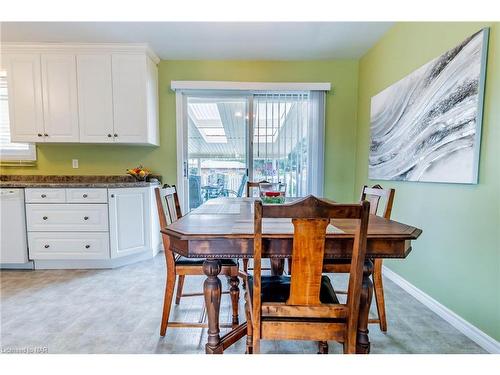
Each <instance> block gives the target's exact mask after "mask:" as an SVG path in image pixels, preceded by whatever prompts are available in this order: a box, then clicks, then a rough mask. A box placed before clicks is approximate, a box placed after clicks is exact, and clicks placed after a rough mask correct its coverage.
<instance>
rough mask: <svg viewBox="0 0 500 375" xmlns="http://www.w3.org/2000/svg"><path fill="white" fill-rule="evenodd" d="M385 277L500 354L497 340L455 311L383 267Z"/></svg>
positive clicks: (482, 345)
mask: <svg viewBox="0 0 500 375" xmlns="http://www.w3.org/2000/svg"><path fill="white" fill-rule="evenodd" d="M382 273H383V274H384V276H386V277H387V278H388V279H389V280H391V281H392V282H394V283H395V284H396V285H398V286H399V287H400V288H402V289H403V290H404V291H406V292H407V293H408V294H410V295H411V296H413V297H415V298H416V299H417V300H418V301H420V302H421V303H423V304H424V305H425V306H427V307H428V308H429V309H431V310H432V311H434V312H435V313H436V314H438V315H439V316H440V317H441V318H443V319H444V320H446V321H447V322H448V323H450V324H451V325H452V326H453V327H455V328H456V329H458V330H459V331H460V332H462V333H463V334H464V335H465V336H467V337H468V338H470V339H471V340H472V341H474V342H475V343H476V344H478V345H479V346H480V347H482V348H483V349H484V350H486V351H487V352H489V353H494V354H500V342H498V341H497V340H495V339H494V338H493V337H491V336H488V335H487V334H486V333H484V332H483V331H481V330H480V329H479V328H477V327H476V326H474V325H472V324H471V323H469V322H468V321H466V320H465V319H464V318H462V317H460V316H458V315H457V314H455V313H454V312H453V311H451V310H450V309H449V308H447V307H446V306H444V305H442V304H441V303H439V302H438V301H436V300H435V299H434V298H432V297H431V296H429V295H428V294H426V293H424V292H423V291H421V290H420V289H418V288H417V287H416V286H415V285H413V284H411V283H409V282H408V281H406V280H405V279H404V278H402V277H401V276H399V275H398V274H397V273H395V272H394V271H391V270H390V269H389V268H387V267H386V266H383V272H382Z"/></svg>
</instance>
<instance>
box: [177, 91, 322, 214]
mask: <svg viewBox="0 0 500 375" xmlns="http://www.w3.org/2000/svg"><path fill="white" fill-rule="evenodd" d="M178 95H180V97H178V104H177V115H178V116H180V119H181V121H180V122H179V121H178V123H180V124H181V127H180V129H178V132H180V135H178V147H180V150H179V151H180V152H179V153H178V154H179V155H181V160H179V162H178V168H179V167H180V168H179V171H178V173H179V176H178V184H179V185H180V189H179V191H180V193H181V200H182V203H183V209H184V210H191V209H194V208H196V207H198V206H200V205H201V204H202V203H204V202H206V201H207V200H210V199H214V198H218V197H244V196H246V188H245V187H246V182H247V181H262V180H266V181H269V182H282V183H285V184H286V187H287V188H286V190H287V192H286V194H287V195H288V196H294V197H296V196H305V195H307V194H311V193H313V194H316V195H321V194H322V185H323V184H322V175H323V162H322V160H323V142H324V140H323V132H322V131H323V130H322V121H321V119H322V116H323V115H322V114H321V116H318V111H322V110H324V108H323V106H322V105H320V106H318V102H321V100H322V98H323V99H324V97H323V96H321V97H318V98H317V100H315V99H314V96H315V94H314V93H313V92H243V93H238V94H234V93H227V92H217V91H213V90H211V91H197V92H182V93H178ZM319 156H320V157H319Z"/></svg>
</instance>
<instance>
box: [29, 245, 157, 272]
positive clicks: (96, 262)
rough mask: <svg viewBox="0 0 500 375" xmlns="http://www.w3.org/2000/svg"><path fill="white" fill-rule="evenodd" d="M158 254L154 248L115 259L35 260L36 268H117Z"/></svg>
mask: <svg viewBox="0 0 500 375" xmlns="http://www.w3.org/2000/svg"><path fill="white" fill-rule="evenodd" d="M155 255H156V254H155V253H153V250H152V249H151V250H148V251H144V252H142V253H139V254H133V255H128V256H124V257H122V258H114V259H80V260H70V259H68V260H35V261H34V262H35V269H36V270H54V269H58V270H71V269H101V268H117V267H122V266H126V265H128V264H132V263H137V262H142V261H143V260H147V259H151V258H153V257H154V256H155Z"/></svg>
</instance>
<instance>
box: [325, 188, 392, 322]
mask: <svg viewBox="0 0 500 375" xmlns="http://www.w3.org/2000/svg"><path fill="white" fill-rule="evenodd" d="M395 193H396V191H395V190H394V189H383V188H382V186H380V185H374V186H373V187H371V188H370V187H368V186H366V185H365V186H363V189H362V190H361V197H360V200H361V201H364V200H368V201H369V202H370V213H371V214H373V215H376V214H377V211H378V208H379V206H380V200H381V199H382V198H383V199H384V202H385V204H384V209H383V214H382V216H383V217H384V218H385V219H388V220H389V219H390V218H391V212H392V205H393V203H394V194H395ZM382 261H383V260H382V259H374V260H373V276H372V277H373V290H374V292H375V293H374V294H375V303H376V305H377V316H378V318H377V319H370V320H369V321H368V323H372V324H373V323H375V324H378V325H379V326H380V330H381V331H382V332H387V317H386V313H385V300H384V285H383V283H382ZM349 264H350V261H339V260H335V261H332V260H327V261H325V265H324V266H323V271H324V272H333V273H348V272H349ZM337 293H338V294H341V293H345V292H339V291H337Z"/></svg>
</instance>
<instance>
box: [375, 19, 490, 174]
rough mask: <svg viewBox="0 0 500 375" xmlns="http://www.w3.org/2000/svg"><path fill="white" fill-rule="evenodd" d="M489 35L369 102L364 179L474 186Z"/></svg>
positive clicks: (480, 36)
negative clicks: (368, 148)
mask: <svg viewBox="0 0 500 375" xmlns="http://www.w3.org/2000/svg"><path fill="white" fill-rule="evenodd" d="M487 46H488V29H483V30H481V31H479V32H477V33H476V34H474V35H472V36H470V37H469V38H467V39H466V40H464V41H463V42H462V43H461V44H460V45H458V46H457V47H455V48H453V49H451V50H449V51H448V52H446V53H444V54H443V55H441V56H439V57H437V58H436V59H434V60H432V61H430V62H428V63H427V64H425V65H424V66H422V67H421V68H419V69H417V70H416V71H414V72H413V73H411V74H409V75H408V76H406V77H405V78H403V79H402V80H400V81H398V82H396V83H395V84H393V85H392V86H390V87H388V88H387V89H385V90H384V91H382V92H380V93H379V94H377V95H375V96H374V97H372V100H371V111H370V122H371V124H370V129H371V144H370V155H369V178H370V179H373V180H401V181H427V182H450V183H477V176H478V166H479V147H480V141H481V122H482V112H483V92H484V79H485V71H486V55H487V48H488V47H487Z"/></svg>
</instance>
